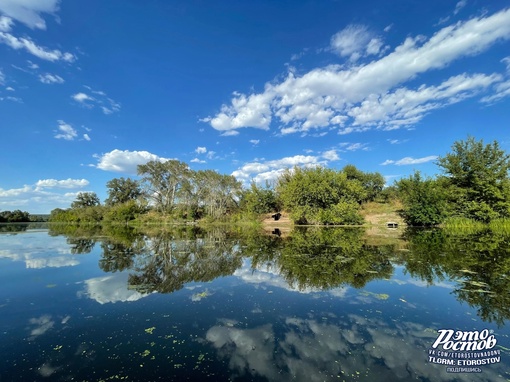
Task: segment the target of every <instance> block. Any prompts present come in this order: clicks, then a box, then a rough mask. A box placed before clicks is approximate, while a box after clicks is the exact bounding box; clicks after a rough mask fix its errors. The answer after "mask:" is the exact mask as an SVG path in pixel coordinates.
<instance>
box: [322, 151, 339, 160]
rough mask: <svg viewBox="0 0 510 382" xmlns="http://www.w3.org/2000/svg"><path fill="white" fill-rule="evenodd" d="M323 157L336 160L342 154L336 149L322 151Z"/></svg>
mask: <svg viewBox="0 0 510 382" xmlns="http://www.w3.org/2000/svg"><path fill="white" fill-rule="evenodd" d="M322 157H323V158H324V159H327V160H328V161H336V160H339V159H340V156H339V155H338V153H337V152H336V150H328V151H325V152H323V153H322Z"/></svg>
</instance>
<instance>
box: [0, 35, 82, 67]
mask: <svg viewBox="0 0 510 382" xmlns="http://www.w3.org/2000/svg"><path fill="white" fill-rule="evenodd" d="M0 43H3V44H5V45H8V46H10V47H11V48H12V49H15V50H19V49H24V50H26V51H27V52H28V53H30V54H32V55H34V56H36V57H38V58H40V59H42V60H46V61H52V62H53V61H65V62H73V61H74V60H75V59H76V57H75V56H74V55H73V54H72V53H68V52H61V51H60V50H58V49H54V50H51V49H48V48H45V47H42V46H39V45H37V44H36V43H34V42H33V41H32V40H31V39H30V38H28V37H26V38H25V37H16V36H14V35H12V34H10V33H7V32H0Z"/></svg>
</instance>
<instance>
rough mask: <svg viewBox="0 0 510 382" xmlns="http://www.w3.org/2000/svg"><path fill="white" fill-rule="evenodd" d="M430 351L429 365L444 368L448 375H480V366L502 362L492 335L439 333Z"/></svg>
mask: <svg viewBox="0 0 510 382" xmlns="http://www.w3.org/2000/svg"><path fill="white" fill-rule="evenodd" d="M437 333H438V336H437V338H436V340H435V341H434V343H433V344H432V347H431V348H430V349H429V359H428V360H429V362H430V363H435V364H438V365H445V366H446V371H447V372H449V373H481V372H482V369H481V367H480V366H484V365H491V364H495V363H499V362H501V352H500V350H498V349H494V347H495V346H496V344H497V340H496V337H495V336H494V332H493V331H492V330H489V329H484V330H482V331H477V330H475V331H462V330H453V329H439V330H438V331H437Z"/></svg>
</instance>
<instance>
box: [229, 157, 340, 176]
mask: <svg viewBox="0 0 510 382" xmlns="http://www.w3.org/2000/svg"><path fill="white" fill-rule="evenodd" d="M326 155H329V156H331V154H326ZM325 163H326V162H325V161H324V160H322V161H321V158H320V157H319V156H312V155H294V156H292V157H285V158H281V159H275V160H269V161H258V162H250V163H246V164H245V165H243V166H242V167H241V168H239V169H237V170H235V171H234V172H233V173H232V175H233V176H235V177H236V178H237V179H238V180H240V181H243V182H245V183H247V182H249V181H254V182H256V183H264V182H265V181H271V180H275V179H276V178H278V176H280V175H281V174H282V173H283V172H284V171H285V170H286V169H288V168H292V167H294V166H304V167H307V166H316V165H319V164H325Z"/></svg>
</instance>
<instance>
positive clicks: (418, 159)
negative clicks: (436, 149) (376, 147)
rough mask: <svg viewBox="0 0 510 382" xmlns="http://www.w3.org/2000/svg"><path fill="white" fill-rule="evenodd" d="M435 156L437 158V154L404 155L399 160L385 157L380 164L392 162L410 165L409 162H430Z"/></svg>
mask: <svg viewBox="0 0 510 382" xmlns="http://www.w3.org/2000/svg"><path fill="white" fill-rule="evenodd" d="M437 158H438V156H437V155H430V156H427V157H423V158H412V157H405V158H402V159H399V160H396V161H395V160H391V159H387V160H385V161H384V162H383V163H381V166H386V165H389V164H394V165H397V166H406V165H411V164H421V163H427V162H431V161H433V160H436V159H437Z"/></svg>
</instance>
